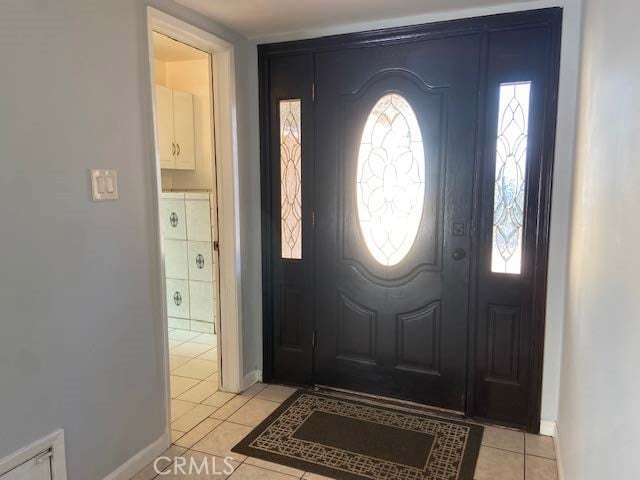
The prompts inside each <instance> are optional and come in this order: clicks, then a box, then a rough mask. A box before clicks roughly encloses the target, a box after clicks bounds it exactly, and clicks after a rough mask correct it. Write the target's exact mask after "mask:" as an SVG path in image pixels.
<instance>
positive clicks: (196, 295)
mask: <svg viewBox="0 0 640 480" xmlns="http://www.w3.org/2000/svg"><path fill="white" fill-rule="evenodd" d="M189 292H190V295H191V296H190V301H191V305H192V306H191V320H200V321H202V322H213V283H212V282H195V281H193V280H189Z"/></svg>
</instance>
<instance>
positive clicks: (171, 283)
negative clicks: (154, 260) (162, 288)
mask: <svg viewBox="0 0 640 480" xmlns="http://www.w3.org/2000/svg"><path fill="white" fill-rule="evenodd" d="M166 282H167V314H168V315H169V316H170V317H178V318H189V313H190V310H189V281H188V280H176V279H174V278H167V279H166Z"/></svg>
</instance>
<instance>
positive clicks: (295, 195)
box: [280, 99, 302, 260]
mask: <svg viewBox="0 0 640 480" xmlns="http://www.w3.org/2000/svg"><path fill="white" fill-rule="evenodd" d="M301 131H302V130H301V119H300V100H299V99H295V100H281V101H280V204H281V223H282V232H281V233H282V258H287V259H294V260H300V259H302V151H301V148H302V142H301V137H300V134H301Z"/></svg>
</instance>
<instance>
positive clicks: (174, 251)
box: [164, 239, 189, 280]
mask: <svg viewBox="0 0 640 480" xmlns="http://www.w3.org/2000/svg"><path fill="white" fill-rule="evenodd" d="M164 246H165V252H164V271H165V275H166V277H167V278H177V279H182V280H188V279H189V259H188V249H187V241H186V240H170V239H167V240H165V242H164Z"/></svg>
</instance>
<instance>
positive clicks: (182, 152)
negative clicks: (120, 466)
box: [147, 7, 246, 443]
mask: <svg viewBox="0 0 640 480" xmlns="http://www.w3.org/2000/svg"><path fill="white" fill-rule="evenodd" d="M147 26H148V31H147V33H148V46H149V72H150V76H149V79H150V90H151V96H150V100H151V101H150V106H151V111H152V115H151V119H152V122H153V123H152V125H153V129H152V131H153V134H154V135H153V144H154V146H155V150H154V161H155V166H156V169H155V170H156V186H157V214H158V224H157V240H158V247H159V248H158V250H159V252H160V255H159V259H158V260H159V263H160V278H159V280H160V282H159V286H160V288H159V290H160V297H161V305H159V306H158V311H160V312H161V322H162V333H163V335H162V337H163V340H162V350H163V352H164V364H163V367H164V372H165V380H166V384H165V393H166V397H165V398H166V418H167V429H166V433H167V435H166V437H167V441H168V440H169V438H170V437H171V438H173V439H175V438H176V437H179V436H180V435H181V434H182V433H183V432H188V431H189V430H191V428H192V427H193V426H194V425H195V424H194V423H193V422H195V423H196V424H197V423H200V421H202V420H204V419H205V418H206V417H208V416H209V415H210V414H211V413H212V412H213V410H215V407H214V406H212V403H213V404H215V400H213V399H212V397H215V396H216V395H219V394H220V392H221V391H224V392H232V393H238V392H240V391H241V390H242V388H243V387H246V385H244V384H243V377H242V373H241V372H242V348H241V342H240V338H241V336H240V334H241V319H240V315H239V312H240V308H239V304H240V296H239V294H240V292H239V285H240V273H239V272H240V270H241V269H240V265H239V259H240V255H239V245H240V241H239V237H238V232H239V230H238V218H237V211H238V210H237V209H238V205H237V191H238V176H237V171H238V168H237V165H238V159H237V141H236V138H237V125H236V120H235V114H234V112H235V110H236V99H235V69H234V50H233V46H232V45H231V44H229V43H228V42H226V41H224V40H222V39H220V38H218V37H216V36H214V35H212V34H210V33H208V32H206V31H203V30H200V29H198V28H196V27H193V26H192V25H189V24H187V23H185V22H183V21H181V20H178V19H176V18H174V17H171V16H169V15H167V14H165V13H163V12H160V11H158V10H156V9H153V8H151V7H148V8H147ZM223 178H224V181H223V180H222V179H223ZM167 443H168V442H167Z"/></svg>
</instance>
